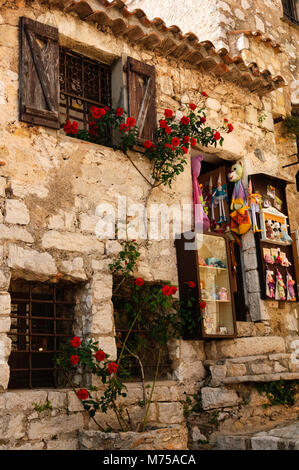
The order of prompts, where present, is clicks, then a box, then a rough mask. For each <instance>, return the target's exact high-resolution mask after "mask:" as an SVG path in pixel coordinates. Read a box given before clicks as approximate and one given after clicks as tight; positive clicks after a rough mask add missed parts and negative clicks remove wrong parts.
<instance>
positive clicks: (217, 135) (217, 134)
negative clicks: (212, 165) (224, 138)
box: [213, 131, 221, 140]
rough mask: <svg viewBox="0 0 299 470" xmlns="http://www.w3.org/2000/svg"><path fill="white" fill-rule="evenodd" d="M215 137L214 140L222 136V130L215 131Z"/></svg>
mask: <svg viewBox="0 0 299 470" xmlns="http://www.w3.org/2000/svg"><path fill="white" fill-rule="evenodd" d="M213 137H214V140H219V139H220V137H221V135H220V132H218V131H217V132H215V134H214V135H213Z"/></svg>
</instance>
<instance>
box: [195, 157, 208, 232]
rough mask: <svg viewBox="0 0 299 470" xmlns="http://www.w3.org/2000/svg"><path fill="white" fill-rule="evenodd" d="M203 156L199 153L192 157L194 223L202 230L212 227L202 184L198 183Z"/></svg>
mask: <svg viewBox="0 0 299 470" xmlns="http://www.w3.org/2000/svg"><path fill="white" fill-rule="evenodd" d="M202 159H203V156H202V155H197V156H196V157H192V158H191V171H192V182H193V199H194V223H195V228H196V229H198V230H199V231H200V232H202V231H205V230H208V229H209V228H210V221H209V218H208V216H207V214H206V213H205V211H204V208H203V196H202V191H201V189H200V186H199V184H198V179H197V178H198V176H199V175H200V171H201V162H202Z"/></svg>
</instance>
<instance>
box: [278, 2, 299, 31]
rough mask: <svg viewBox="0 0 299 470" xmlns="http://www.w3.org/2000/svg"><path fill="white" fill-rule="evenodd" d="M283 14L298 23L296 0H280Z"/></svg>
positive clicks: (298, 15)
mask: <svg viewBox="0 0 299 470" xmlns="http://www.w3.org/2000/svg"><path fill="white" fill-rule="evenodd" d="M282 7H283V15H284V16H285V17H286V18H287V19H288V20H290V21H292V22H293V23H295V24H297V25H299V14H298V13H299V2H298V0H282Z"/></svg>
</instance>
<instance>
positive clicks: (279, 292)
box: [275, 268, 286, 300]
mask: <svg viewBox="0 0 299 470" xmlns="http://www.w3.org/2000/svg"><path fill="white" fill-rule="evenodd" d="M285 288H286V286H285V283H284V281H283V278H282V275H281V272H280V271H279V270H278V269H277V268H276V289H275V300H286V293H285Z"/></svg>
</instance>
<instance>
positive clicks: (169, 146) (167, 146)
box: [165, 144, 173, 150]
mask: <svg viewBox="0 0 299 470" xmlns="http://www.w3.org/2000/svg"><path fill="white" fill-rule="evenodd" d="M165 147H166V148H168V149H171V150H172V149H173V147H172V145H170V144H165Z"/></svg>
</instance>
